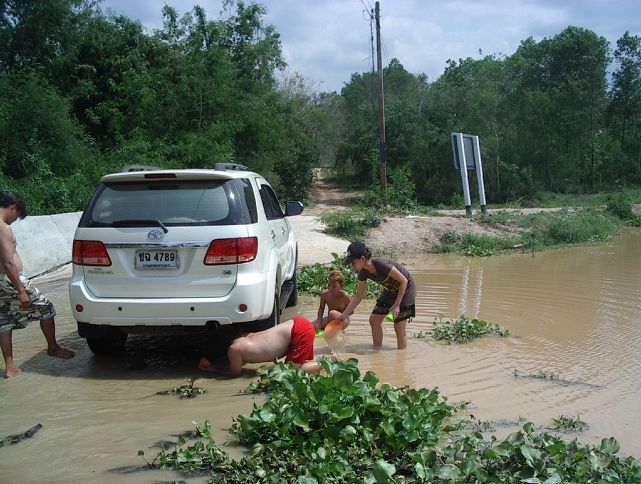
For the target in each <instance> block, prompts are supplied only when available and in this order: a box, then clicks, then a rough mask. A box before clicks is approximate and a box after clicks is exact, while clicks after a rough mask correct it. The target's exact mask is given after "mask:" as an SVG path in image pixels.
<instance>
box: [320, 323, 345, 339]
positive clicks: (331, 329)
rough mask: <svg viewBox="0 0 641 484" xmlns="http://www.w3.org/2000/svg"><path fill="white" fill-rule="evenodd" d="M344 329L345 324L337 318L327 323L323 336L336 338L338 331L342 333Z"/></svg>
mask: <svg viewBox="0 0 641 484" xmlns="http://www.w3.org/2000/svg"><path fill="white" fill-rule="evenodd" d="M342 330H343V326H342V325H341V323H339V322H338V321H336V320H335V319H334V320H332V321H330V322H329V323H327V326H325V331H324V333H323V336H324V338H325V339H328V338H335V337H336V335H338V333H340V332H341V331H342Z"/></svg>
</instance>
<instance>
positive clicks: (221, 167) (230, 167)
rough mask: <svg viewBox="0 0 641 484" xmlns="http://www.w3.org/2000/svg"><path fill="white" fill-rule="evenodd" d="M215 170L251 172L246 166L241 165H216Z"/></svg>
mask: <svg viewBox="0 0 641 484" xmlns="http://www.w3.org/2000/svg"><path fill="white" fill-rule="evenodd" d="M214 170H222V171H225V170H236V171H249V168H248V167H246V166H245V165H240V164H238V163H216V164H215V165H214Z"/></svg>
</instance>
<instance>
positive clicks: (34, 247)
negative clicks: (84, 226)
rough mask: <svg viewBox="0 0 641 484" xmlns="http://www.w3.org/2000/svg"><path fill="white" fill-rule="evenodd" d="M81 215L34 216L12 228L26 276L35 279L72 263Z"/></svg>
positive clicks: (15, 223)
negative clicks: (73, 247) (73, 246)
mask: <svg viewBox="0 0 641 484" xmlns="http://www.w3.org/2000/svg"><path fill="white" fill-rule="evenodd" d="M81 215H82V212H71V213H59V214H56V215H34V216H29V217H27V218H26V219H24V220H17V221H15V222H14V223H13V224H12V225H11V228H12V229H13V233H14V234H15V236H16V239H17V242H18V245H17V248H18V253H19V254H20V257H21V258H22V263H23V265H24V268H23V271H22V272H23V274H24V275H25V276H27V277H35V276H38V275H40V274H44V273H45V272H48V271H50V270H52V269H54V268H56V267H59V266H61V265H64V264H68V263H69V262H71V246H72V244H73V235H74V232H75V230H76V227H77V226H78V221H79V220H80V216H81Z"/></svg>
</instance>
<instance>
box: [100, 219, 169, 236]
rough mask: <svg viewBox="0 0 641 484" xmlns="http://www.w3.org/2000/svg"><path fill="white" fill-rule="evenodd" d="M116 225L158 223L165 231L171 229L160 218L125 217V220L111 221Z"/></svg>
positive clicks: (133, 225)
mask: <svg viewBox="0 0 641 484" xmlns="http://www.w3.org/2000/svg"><path fill="white" fill-rule="evenodd" d="M111 224H112V225H113V226H114V227H139V226H141V225H158V226H159V227H160V228H161V229H162V231H163V232H165V233H167V232H169V229H167V227H165V224H164V223H162V222H161V221H160V220H154V219H152V218H150V219H125V220H114V221H113V222H111Z"/></svg>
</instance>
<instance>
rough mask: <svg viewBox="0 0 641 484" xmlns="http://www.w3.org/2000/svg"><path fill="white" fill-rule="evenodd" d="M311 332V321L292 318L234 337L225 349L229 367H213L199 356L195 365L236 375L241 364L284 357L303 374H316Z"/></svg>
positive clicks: (312, 328)
mask: <svg viewBox="0 0 641 484" xmlns="http://www.w3.org/2000/svg"><path fill="white" fill-rule="evenodd" d="M315 335H316V330H315V329H314V326H313V325H312V323H311V322H309V321H308V320H307V319H305V318H302V317H295V318H293V319H290V320H289V321H285V322H284V323H281V324H279V325H276V326H274V327H273V328H269V329H266V330H264V331H259V332H258V333H249V334H248V335H247V336H241V337H240V338H236V339H235V340H234V342H233V343H232V344H231V346H230V347H229V349H228V350H227V359H228V360H229V368H219V367H216V366H215V365H212V364H211V363H210V362H209V360H208V359H206V358H201V360H200V363H199V364H198V367H199V368H200V369H201V370H203V371H211V372H215V373H220V374H223V375H227V376H234V377H236V376H240V375H241V373H242V369H243V365H244V364H245V363H268V362H272V361H274V360H276V359H279V358H282V357H285V362H288V361H291V362H292V363H295V364H297V365H299V366H300V367H301V368H302V370H303V371H306V372H307V373H318V372H319V371H320V366H319V365H318V363H316V362H315V361H314V336H315Z"/></svg>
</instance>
